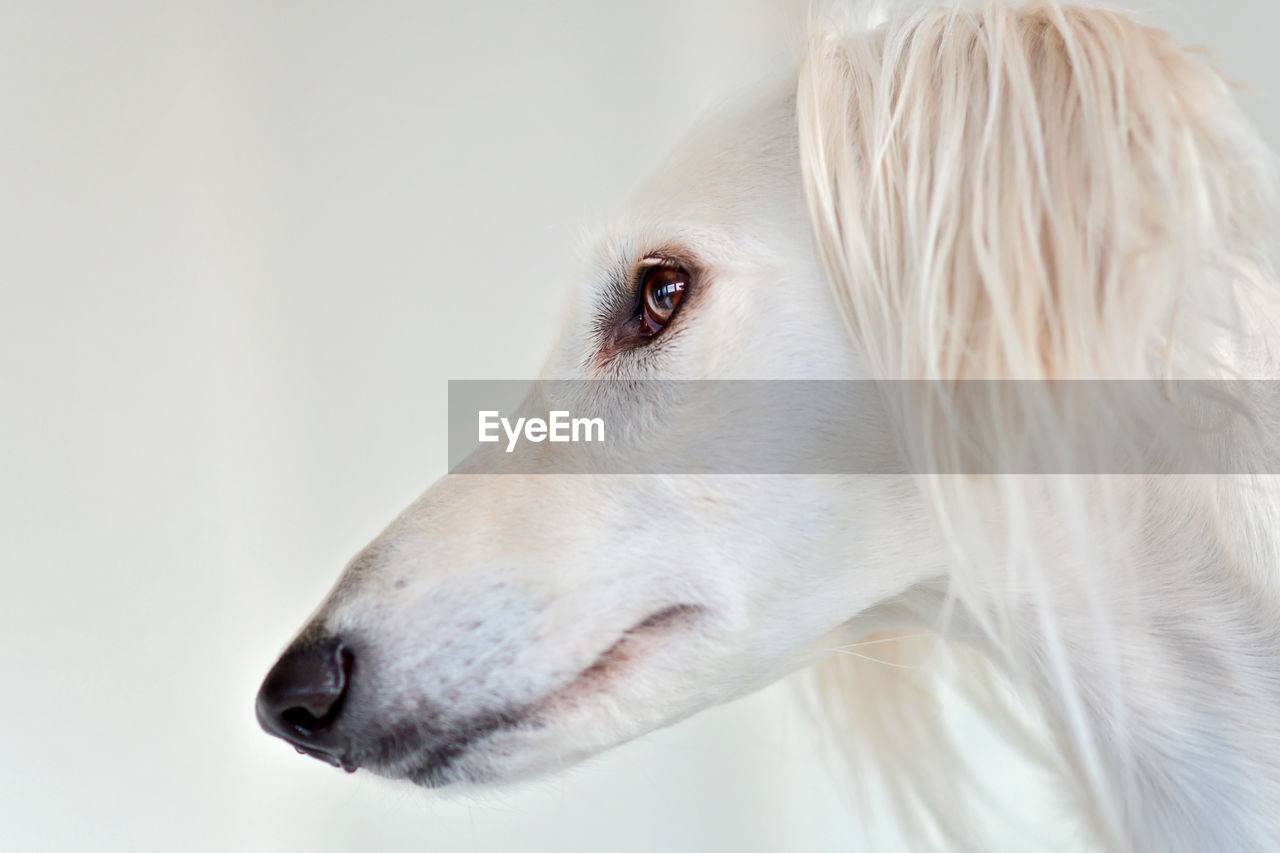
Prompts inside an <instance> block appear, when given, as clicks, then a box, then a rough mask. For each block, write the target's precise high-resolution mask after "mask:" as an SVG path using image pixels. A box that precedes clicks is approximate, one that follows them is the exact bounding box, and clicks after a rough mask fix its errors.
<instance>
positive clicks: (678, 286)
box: [640, 266, 689, 335]
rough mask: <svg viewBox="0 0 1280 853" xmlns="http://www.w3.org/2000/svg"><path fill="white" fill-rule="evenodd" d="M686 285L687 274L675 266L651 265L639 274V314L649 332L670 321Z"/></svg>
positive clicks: (659, 329) (656, 330) (682, 296)
mask: <svg viewBox="0 0 1280 853" xmlns="http://www.w3.org/2000/svg"><path fill="white" fill-rule="evenodd" d="M688 286H689V274H688V273H686V272H685V271H684V270H682V269H679V268H677V267H668V266H652V267H649V268H648V269H646V270H645V271H644V272H643V273H642V274H641V276H640V314H641V319H642V320H643V321H644V326H645V328H646V329H647V330H648V331H649V333H650V334H653V335H656V334H657V333H658V332H661V331H662V329H663V327H665V326H666V325H667V324H668V323H670V322H671V318H672V317H674V316H675V313H676V309H677V308H679V307H680V300H682V299H684V292H685V290H686V288H688Z"/></svg>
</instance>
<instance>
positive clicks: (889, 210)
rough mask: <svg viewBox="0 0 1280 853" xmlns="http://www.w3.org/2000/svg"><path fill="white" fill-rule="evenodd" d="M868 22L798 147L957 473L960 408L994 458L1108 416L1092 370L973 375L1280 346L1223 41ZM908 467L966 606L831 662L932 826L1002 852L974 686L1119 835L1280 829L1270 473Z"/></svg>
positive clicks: (913, 438) (1162, 365)
mask: <svg viewBox="0 0 1280 853" xmlns="http://www.w3.org/2000/svg"><path fill="white" fill-rule="evenodd" d="M871 17H872V20H870V21H868V20H867V19H866V18H865V17H864V18H863V19H862V20H861V21H854V20H851V19H845V20H842V21H836V22H834V23H833V22H832V21H831V20H827V21H825V22H824V23H823V24H821V25H819V26H817V27H816V28H815V35H814V36H813V37H812V39H811V41H810V44H809V48H808V50H807V53H806V56H805V59H804V61H803V64H802V68H801V75H800V80H799V87H798V94H797V111H798V123H799V128H798V129H799V145H800V159H801V166H802V169H803V173H804V182H805V190H806V194H807V200H808V206H809V213H810V216H811V220H812V224H813V230H814V233H815V237H816V241H817V246H818V250H819V252H820V254H821V257H822V260H823V263H824V265H825V269H826V273H827V275H828V277H829V279H830V282H831V285H832V287H833V289H834V292H835V294H836V296H837V300H838V303H839V305H840V309H841V311H842V313H843V315H844V318H845V320H846V322H847V324H848V327H849V329H850V332H851V334H852V335H853V337H854V338H855V339H856V341H857V342H858V344H859V346H860V347H861V348H862V350H863V352H864V353H865V355H866V357H867V359H868V362H869V364H870V366H871V368H872V370H873V372H874V374H875V375H876V376H877V377H878V378H884V379H925V380H932V381H931V382H929V383H910V384H909V383H902V387H903V389H904V390H903V393H902V398H901V399H899V400H897V401H895V405H896V406H897V412H898V415H899V425H900V428H901V430H902V431H903V433H904V447H906V448H908V449H909V452H910V453H912V454H914V455H915V456H916V457H917V461H919V462H920V465H919V467H918V469H917V470H920V471H931V472H932V471H946V470H949V469H948V465H947V464H946V463H947V462H948V460H954V459H955V458H956V457H957V456H958V454H960V453H962V449H961V448H959V447H958V446H957V445H956V444H955V439H954V436H955V435H956V434H957V431H956V430H954V429H949V428H942V425H953V424H954V423H955V421H956V420H957V419H961V420H964V421H965V426H966V428H967V429H970V430H974V431H977V432H980V433H982V434H985V435H995V436H998V437H1000V440H998V441H996V442H995V445H996V446H997V447H998V448H1000V452H1002V453H1005V454H1007V456H1008V459H1007V460H1006V461H1008V462H1009V467H1008V468H1005V469H1003V470H1015V469H1016V467H1017V466H1016V465H1015V464H1014V463H1015V462H1016V461H1017V460H1018V459H1021V458H1023V457H1024V456H1025V454H1027V453H1028V452H1034V453H1036V454H1040V455H1042V456H1045V455H1047V456H1048V458H1050V459H1052V458H1054V455H1055V454H1057V453H1062V454H1067V453H1079V452H1081V450H1080V448H1078V447H1074V448H1066V447H1058V446H1056V444H1055V436H1056V435H1057V431H1058V430H1059V429H1060V425H1061V424H1062V423H1064V422H1078V421H1079V420H1080V419H1081V418H1082V417H1083V418H1086V419H1087V418H1088V417H1089V416H1090V413H1089V412H1088V411H1080V410H1079V408H1078V407H1079V406H1081V405H1083V404H1082V403H1081V402H1080V400H1079V399H1077V398H1075V397H1073V395H1072V394H1070V393H1060V394H1059V393H1054V394H1046V393H1041V392H1029V391H1027V390H1026V389H1027V388H1028V385H1027V384H1026V383H1013V382H1010V383H999V384H992V385H991V386H990V387H991V388H993V389H997V390H994V391H992V392H991V396H990V398H984V400H983V401H982V404H981V405H973V404H972V401H969V402H966V403H964V404H961V403H960V402H958V401H957V400H956V399H955V397H954V396H953V394H952V392H951V389H954V388H955V387H957V383H961V382H963V381H966V380H1037V381H1043V380H1116V379H1144V380H1161V379H1183V378H1200V379H1233V378H1241V377H1245V378H1271V377H1274V376H1275V375H1276V374H1277V371H1276V369H1275V368H1276V364H1275V361H1274V359H1273V354H1272V349H1273V342H1274V341H1277V340H1280V338H1277V337H1276V331H1277V328H1278V325H1280V324H1278V322H1277V321H1280V300H1278V298H1277V292H1278V289H1277V287H1276V276H1275V274H1274V270H1273V267H1272V266H1271V263H1270V260H1269V259H1270V258H1271V257H1272V256H1273V255H1274V245H1273V244H1272V243H1271V240H1272V235H1273V234H1274V233H1275V231H1274V226H1275V223H1276V221H1277V220H1276V216H1275V198H1276V194H1275V187H1276V181H1275V170H1274V161H1273V158H1272V156H1271V155H1270V153H1269V152H1268V151H1267V150H1266V148H1265V146H1264V145H1263V144H1262V143H1261V142H1260V140H1259V137H1258V135H1257V134H1256V132H1255V131H1254V130H1253V129H1252V128H1251V126H1250V125H1249V123H1248V122H1247V121H1246V119H1245V118H1244V117H1243V115H1242V114H1241V112H1240V110H1239V108H1238V107H1237V105H1236V104H1235V101H1234V99H1233V97H1232V94H1231V90H1230V87H1229V86H1228V84H1227V83H1226V82H1225V81H1224V79H1223V77H1222V76H1221V75H1220V74H1219V73H1218V72H1217V71H1216V70H1214V68H1213V67H1212V66H1211V65H1210V64H1209V63H1208V62H1207V61H1206V59H1205V58H1204V57H1203V56H1201V55H1199V54H1196V53H1194V52H1191V51H1188V50H1186V49H1183V48H1182V47H1180V46H1178V45H1177V44H1176V43H1175V42H1174V41H1173V40H1172V39H1171V38H1170V37H1169V36H1168V35H1167V34H1165V33H1163V32H1160V31H1158V30H1154V29H1150V28H1147V27H1144V26H1140V25H1138V24H1136V23H1134V22H1133V21H1132V20H1130V19H1129V18H1127V17H1124V16H1122V15H1120V14H1116V13H1114V12H1110V11H1105V10H1099V9H1089V8H1077V7H1071V6H1063V5H1059V4H1057V3H1049V2H1044V3H1032V4H1030V5H1027V6H1023V7H1020V8H1009V7H1007V6H1004V5H997V4H993V3H988V4H985V5H982V6H981V7H980V8H976V9H974V8H970V7H966V6H960V5H953V6H950V7H946V8H919V7H906V8H904V7H902V6H899V7H897V8H895V9H893V10H891V11H888V12H883V11H878V12H874V13H872V15H871ZM868 23H870V24H871V25H870V26H868ZM1141 387H1142V388H1144V389H1145V388H1154V387H1158V386H1157V385H1155V384H1144V385H1142V386H1141ZM921 389H925V390H923V391H922V390H921ZM1174 406H1175V403H1173V402H1170V401H1169V400H1168V399H1164V398H1161V397H1160V395H1159V394H1153V395H1152V399H1151V401H1150V402H1149V405H1147V404H1144V405H1143V406H1141V407H1138V408H1139V409H1140V410H1141V411H1142V412H1143V415H1142V419H1140V422H1139V423H1135V424H1131V425H1130V426H1131V427H1133V428H1132V429H1130V430H1128V431H1127V432H1124V433H1121V434H1108V436H1107V437H1106V440H1107V441H1109V442H1112V443H1113V444H1112V445H1111V446H1109V447H1108V452H1109V453H1114V452H1115V451H1116V447H1115V446H1114V443H1121V444H1124V443H1128V444H1130V445H1132V449H1133V450H1134V451H1135V452H1141V453H1147V454H1150V453H1151V451H1152V448H1153V442H1154V446H1155V448H1156V449H1157V450H1158V451H1159V452H1170V453H1172V452H1177V451H1178V449H1179V441H1180V434H1179V432H1178V429H1177V428H1173V429H1170V427H1169V424H1170V423H1173V424H1177V423H1179V421H1178V418H1177V417H1176V416H1177V411H1176V410H1175V408H1174ZM1248 414H1249V415H1250V417H1251V418H1252V420H1251V421H1250V422H1251V423H1253V424H1254V425H1255V426H1256V425H1257V423H1258V422H1259V419H1261V420H1262V422H1263V425H1264V426H1266V427H1274V426H1275V425H1276V421H1275V418H1274V417H1273V416H1270V415H1268V414H1267V413H1265V412H1250V413H1248ZM1265 431H1266V430H1263V432H1264V433H1265ZM1256 434H1257V433H1256V431H1255V432H1251V433H1249V435H1253V436H1256ZM1152 436H1157V437H1156V438H1154V439H1153V438H1152ZM1028 437H1031V438H1028ZM1233 440H1238V441H1243V440H1245V439H1244V438H1242V437H1241V436H1240V435H1234V437H1233ZM1030 441H1034V446H1032V445H1031V444H1030V443H1029V442H1030ZM1084 452H1086V453H1087V452H1088V449H1087V448H1085V450H1084ZM997 461H999V460H997ZM997 470H1001V469H999V468H997ZM917 479H918V480H919V486H920V488H921V490H922V491H923V492H924V494H926V495H927V496H928V498H929V502H930V505H931V507H932V510H933V512H934V514H935V516H936V518H937V521H938V524H939V525H940V528H941V530H942V531H943V532H944V534H945V535H946V537H947V540H948V542H949V543H950V545H951V549H952V552H953V561H952V570H951V572H950V576H949V578H948V585H947V588H946V589H945V590H944V591H942V593H941V594H942V595H945V596H946V598H947V608H946V612H948V613H950V614H953V617H954V618H949V619H947V620H946V622H945V623H944V624H933V625H930V626H928V628H929V629H930V630H929V631H928V632H927V633H926V634H924V635H913V636H910V637H896V638H895V637H878V638H872V639H873V641H874V642H876V643H877V644H878V645H876V646H875V647H874V648H875V651H874V657H876V658H879V659H880V660H873V661H868V660H867V659H865V658H862V657H856V656H852V655H837V656H834V657H833V658H832V659H830V660H828V661H826V662H824V663H823V664H821V665H820V666H819V668H818V690H819V694H820V696H821V698H822V699H823V701H824V702H825V703H826V705H827V708H828V711H829V719H830V721H831V725H832V728H833V729H838V730H839V731H840V732H841V733H842V734H843V735H844V736H845V738H844V742H845V743H846V745H847V751H848V754H849V756H850V758H851V759H852V760H853V761H854V762H855V764H857V766H858V767H859V770H858V775H859V776H861V775H864V774H865V773H866V772H867V768H875V769H876V770H878V772H879V777H880V778H881V779H882V781H883V782H884V783H885V787H886V790H887V791H888V792H889V794H890V795H891V797H892V800H893V802H894V803H895V805H896V807H897V808H898V810H899V814H900V816H901V817H902V818H903V820H904V821H905V822H907V823H908V824H909V825H910V826H911V827H912V828H913V829H912V832H911V835H912V836H913V837H915V838H919V839H922V843H923V842H928V843H930V844H932V845H933V846H935V847H940V848H943V849H969V850H983V849H985V844H984V842H983V840H982V838H981V833H980V831H979V827H978V826H977V822H976V821H974V820H973V819H971V817H970V815H971V814H972V809H971V806H972V805H973V803H974V802H975V799H976V798H977V797H979V796H980V793H979V792H977V791H975V790H974V787H973V786H972V785H970V784H966V783H968V782H972V780H973V779H974V774H973V772H972V771H971V769H970V768H966V767H965V765H964V761H963V759H962V754H963V751H962V750H959V749H957V748H956V747H955V745H954V744H952V743H950V736H949V734H948V729H947V727H946V726H945V725H943V723H942V722H941V721H940V719H939V715H938V702H939V696H940V695H941V693H940V691H942V690H943V689H944V685H946V684H953V685H955V686H957V687H959V688H960V689H962V690H964V691H965V692H966V693H967V694H968V695H969V697H970V699H971V701H972V702H973V703H974V705H975V706H976V707H978V708H980V709H981V710H983V711H984V712H985V713H987V714H989V715H991V717H992V720H993V723H994V725H995V726H996V727H997V728H998V729H1000V730H1002V731H1004V732H1006V733H1008V734H1009V735H1010V736H1011V737H1014V738H1017V739H1018V742H1019V743H1020V744H1021V745H1022V747H1023V748H1024V750H1025V751H1026V752H1027V753H1028V754H1034V755H1035V756H1036V757H1037V758H1038V759H1039V760H1042V761H1043V762H1044V763H1045V764H1046V765H1048V766H1051V767H1052V768H1054V769H1055V770H1056V771H1057V772H1059V773H1060V775H1061V778H1062V779H1063V780H1064V783H1065V785H1066V786H1067V789H1068V790H1069V792H1070V793H1071V794H1072V796H1073V797H1074V799H1075V803H1076V804H1077V806H1078V810H1079V813H1080V814H1081V815H1083V817H1084V821H1083V823H1084V826H1085V827H1086V829H1087V830H1088V831H1089V833H1090V834H1091V836H1092V838H1093V839H1095V840H1096V841H1097V842H1098V843H1100V844H1101V845H1102V846H1103V847H1105V848H1106V849H1110V850H1143V851H1147V850H1150V851H1169V850H1197V851H1200V850H1233V851H1239V850H1276V849H1280V658H1273V657H1270V655H1271V654H1273V653H1280V636H1278V634H1277V629H1276V625H1277V624H1278V623H1280V572H1278V571H1277V568H1276V565H1277V564H1276V560H1277V557H1278V555H1280V544H1278V543H1280V526H1277V525H1278V523H1280V512H1278V507H1280V498H1278V496H1277V495H1278V493H1277V490H1276V484H1275V483H1274V482H1273V481H1272V478H1270V477H1268V476H1264V475H1263V474H1258V475H1249V474H1233V475H1231V476H1226V475H1223V476H1142V475H1137V476H1119V475H1092V476H1085V475H1070V476H1048V475H1045V476H1028V475H1012V474H995V475H983V476H977V475H961V474H945V473H936V474H920V475H918V478H917ZM881 661H886V662H888V663H890V664H896V665H895V666H885V665H883V663H882V662H881ZM1010 685H1011V686H1012V687H1013V688H1014V693H1016V697H1017V698H1010V697H1011V693H1010V691H1009V690H1008V689H1007V688H1008V686H1010Z"/></svg>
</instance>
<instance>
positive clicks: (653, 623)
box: [538, 604, 706, 709]
mask: <svg viewBox="0 0 1280 853" xmlns="http://www.w3.org/2000/svg"><path fill="white" fill-rule="evenodd" d="M705 612H706V608H705V607H703V606H702V605H699V604H672V605H670V606H668V607H664V608H662V609H661V610H657V611H655V612H653V613H651V614H649V615H648V616H646V617H645V618H644V619H642V620H640V621H639V622H637V623H636V624H635V625H633V626H631V627H630V628H628V629H627V630H625V631H623V632H622V635H621V636H619V637H618V639H617V640H615V641H614V643H613V644H612V645H611V646H609V647H608V648H607V649H605V650H604V651H603V652H601V653H600V654H599V655H598V656H597V657H596V659H595V660H594V661H593V662H592V663H591V665H590V666H588V667H587V668H586V669H584V670H582V671H581V672H579V673H578V674H577V676H575V677H574V678H573V679H572V680H571V681H570V682H569V683H568V684H566V685H565V686H563V687H561V688H559V689H557V690H555V691H553V692H552V693H551V694H550V695H549V696H547V698H546V699H544V700H543V701H542V702H539V703H538V709H541V708H542V707H543V706H545V705H547V704H548V703H550V702H552V701H559V700H564V699H571V698H577V697H578V696H579V695H580V694H582V693H590V692H595V691H597V690H603V689H604V688H605V687H606V685H607V682H608V681H610V680H612V679H613V677H614V675H615V673H616V671H617V670H619V669H622V668H624V667H625V666H626V665H628V664H629V663H631V661H632V660H634V659H635V658H637V657H639V656H640V655H641V654H642V653H643V651H644V645H646V643H645V641H647V640H651V639H655V640H656V639H658V638H659V637H661V636H662V635H665V634H671V633H673V632H674V631H675V630H677V629H678V628H679V627H681V626H686V625H688V624H690V623H692V622H694V621H696V620H697V619H698V618H700V617H701V616H702V615H703V614H704V613H705Z"/></svg>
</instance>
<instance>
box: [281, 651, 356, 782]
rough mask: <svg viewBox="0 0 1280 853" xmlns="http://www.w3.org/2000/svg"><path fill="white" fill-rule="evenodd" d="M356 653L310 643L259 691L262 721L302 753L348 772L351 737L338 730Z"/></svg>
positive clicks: (290, 656)
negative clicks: (348, 738) (348, 740)
mask: <svg viewBox="0 0 1280 853" xmlns="http://www.w3.org/2000/svg"><path fill="white" fill-rule="evenodd" d="M355 660H356V658H355V654H354V653H352V651H351V649H350V648H349V647H348V646H347V645H346V644H345V643H342V642H341V641H339V640H325V641H322V642H319V643H316V642H310V643H306V644H304V645H301V646H297V647H294V648H291V649H289V650H288V651H287V652H285V653H284V654H283V655H281V656H280V660H278V661H276V665H275V666H273V667H272V668H271V671H270V672H269V673H267V677H266V680H264V681H263V682H262V688H261V689H260V690H258V722H259V724H261V725H262V728H264V729H266V731H267V733H268V734H273V735H275V736H276V737H281V738H284V739H285V740H287V741H289V743H291V744H293V745H294V747H295V748H296V749H297V750H298V752H301V753H305V754H307V755H311V756H314V757H316V758H319V759H320V760H322V761H327V762H329V763H330V764H332V765H334V766H335V767H342V768H343V769H344V770H347V771H349V772H350V771H354V770H355V769H356V765H355V763H354V762H353V761H352V760H351V759H350V758H349V756H348V753H349V745H348V742H347V738H346V736H345V735H344V734H343V733H342V731H341V730H340V728H339V726H338V722H339V718H340V717H341V716H342V706H343V704H344V703H343V700H344V699H345V698H346V694H347V685H348V684H349V683H350V681H351V670H352V667H354V666H355Z"/></svg>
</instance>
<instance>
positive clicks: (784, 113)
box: [627, 79, 802, 225]
mask: <svg viewBox="0 0 1280 853" xmlns="http://www.w3.org/2000/svg"><path fill="white" fill-rule="evenodd" d="M794 88H795V84H794V80H791V79H788V80H786V81H784V82H782V83H778V84H774V85H772V86H770V87H768V88H766V89H764V90H760V91H757V92H754V93H752V94H751V95H750V96H748V97H746V98H743V99H740V100H738V101H735V102H733V103H732V104H730V105H729V106H727V107H725V108H722V109H720V110H717V111H716V112H714V113H713V114H711V115H709V116H708V117H706V118H704V119H703V120H702V121H700V122H699V123H698V124H697V125H696V126H695V127H694V128H693V129H692V130H691V131H690V133H689V134H688V135H687V136H686V137H685V138H684V140H683V141H682V142H681V143H680V144H678V145H677V146H676V147H675V149H674V150H673V151H672V152H671V154H670V155H669V156H668V157H667V158H666V160H665V162H664V163H663V165H662V167H661V168H660V169H659V170H658V172H657V173H656V174H655V175H654V176H653V177H652V178H651V179H650V180H649V181H648V182H647V183H645V184H644V185H642V187H641V189H640V191H639V192H638V193H637V194H636V196H635V197H634V198H633V199H632V202H631V204H629V205H628V211H627V212H628V213H629V214H630V216H631V217H633V218H634V219H636V220H640V221H646V220H650V221H660V222H667V223H670V222H672V221H677V220H682V219H684V220H689V221H707V220H711V221H714V222H716V223H720V224H723V225H733V224H735V223H736V224H742V223H744V222H747V221H752V220H759V219H761V218H762V217H763V218H767V217H772V216H775V215H776V214H777V213H779V212H781V211H788V212H790V211H791V210H792V209H795V208H798V206H799V205H801V202H802V198H801V182H800V167H799V157H798V154H797V143H796V120H795V115H796V112H795V96H794Z"/></svg>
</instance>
